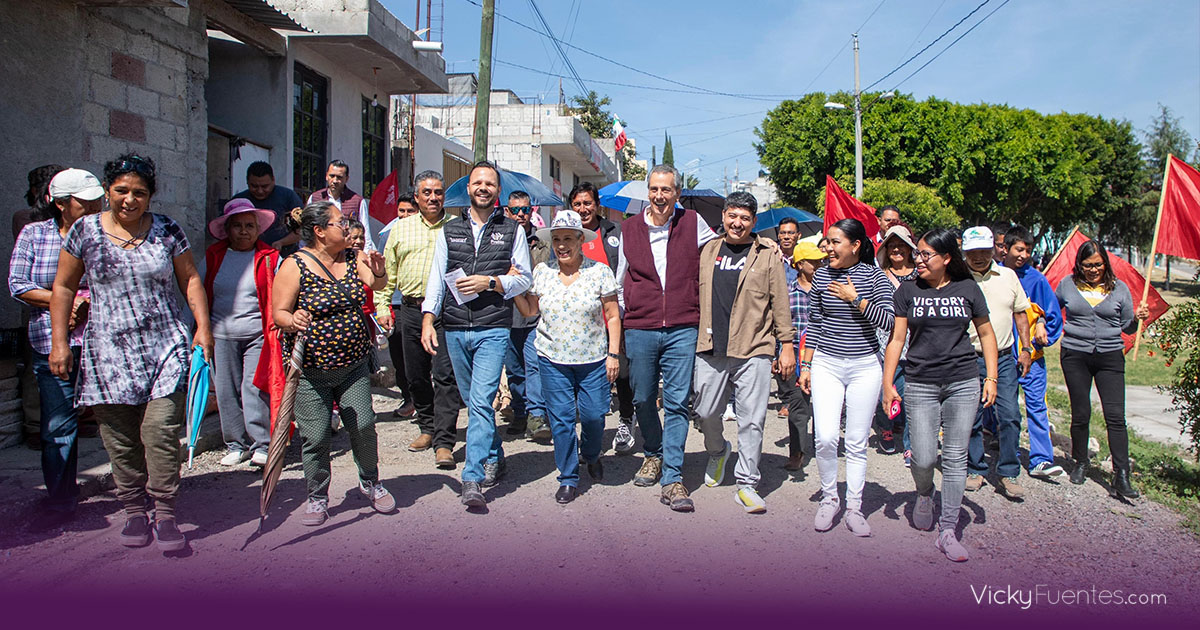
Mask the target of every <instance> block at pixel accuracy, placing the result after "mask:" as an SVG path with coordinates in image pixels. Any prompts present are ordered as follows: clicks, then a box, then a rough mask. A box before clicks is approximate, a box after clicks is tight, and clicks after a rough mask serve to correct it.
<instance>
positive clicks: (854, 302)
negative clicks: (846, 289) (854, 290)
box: [850, 295, 863, 308]
mask: <svg viewBox="0 0 1200 630" xmlns="http://www.w3.org/2000/svg"><path fill="white" fill-rule="evenodd" d="M862 301H863V296H861V295H856V296H854V299H853V300H850V304H852V305H854V308H858V305H859V304H862Z"/></svg>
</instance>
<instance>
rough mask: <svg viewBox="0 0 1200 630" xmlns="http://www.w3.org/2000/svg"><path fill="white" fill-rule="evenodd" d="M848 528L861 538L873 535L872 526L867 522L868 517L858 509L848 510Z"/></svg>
mask: <svg viewBox="0 0 1200 630" xmlns="http://www.w3.org/2000/svg"><path fill="white" fill-rule="evenodd" d="M846 529H848V530H850V533H852V534H854V535H855V536H858V537H859V538H866V537H868V536H870V535H871V526H870V525H868V524H867V517H865V516H863V513H862V512H859V511H858V510H846Z"/></svg>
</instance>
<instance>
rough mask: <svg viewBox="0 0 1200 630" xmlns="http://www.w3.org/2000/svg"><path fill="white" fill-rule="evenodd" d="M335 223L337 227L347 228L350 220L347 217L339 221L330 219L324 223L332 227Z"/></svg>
mask: <svg viewBox="0 0 1200 630" xmlns="http://www.w3.org/2000/svg"><path fill="white" fill-rule="evenodd" d="M335 225H336V226H338V227H340V228H342V229H343V230H345V229H346V228H349V227H350V220H349V219H342V220H341V221H338V222H337V223H334V222H332V221H330V222H329V223H326V224H325V227H333V226H335Z"/></svg>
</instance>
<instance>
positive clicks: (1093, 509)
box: [0, 390, 1200, 625]
mask: <svg viewBox="0 0 1200 630" xmlns="http://www.w3.org/2000/svg"><path fill="white" fill-rule="evenodd" d="M375 401H376V410H377V411H379V418H380V420H381V421H380V423H379V425H378V426H379V436H380V437H379V449H380V454H381V477H382V479H383V481H384V483H385V485H386V486H387V487H388V488H389V490H391V492H392V493H393V494H394V495H395V497H396V501H397V503H398V505H399V510H398V511H397V512H395V513H393V514H390V515H385V514H376V513H374V512H373V511H372V510H371V509H370V507H369V505H368V504H367V502H366V501H365V499H364V498H363V497H362V496H361V495H359V493H358V491H357V487H356V481H355V479H356V474H355V468H354V465H353V461H352V459H351V457H350V454H349V440H348V438H347V436H346V433H345V431H342V432H340V433H339V434H338V435H337V436H336V437H335V439H334V453H335V458H334V465H333V481H332V485H331V494H330V498H331V500H330V515H331V518H330V520H329V521H328V522H327V523H326V524H325V525H323V526H322V527H319V528H307V527H304V526H302V525H300V523H299V515H300V513H301V512H302V511H303V508H304V498H305V497H304V482H303V475H302V472H301V470H300V464H299V445H298V443H299V440H298V439H297V440H296V442H295V443H293V444H292V446H291V448H290V451H289V453H288V465H287V467H286V468H285V471H284V474H283V477H282V481H281V483H280V485H279V489H278V495H277V498H276V501H275V504H274V506H273V507H272V510H271V513H270V518H269V519H268V521H267V525H266V528H265V531H264V532H263V533H262V534H261V535H260V534H257V533H256V530H257V526H258V486H259V483H258V482H259V476H258V475H257V474H256V473H255V472H254V471H253V470H252V469H250V468H248V467H240V468H237V469H234V470H230V469H225V468H222V467H220V466H219V465H218V464H217V462H218V460H219V458H220V455H221V453H219V452H209V453H205V454H203V455H201V456H198V458H197V465H196V467H195V469H194V470H191V471H187V470H185V473H184V482H183V491H182V495H181V498H180V503H179V506H178V513H179V516H180V527H181V529H182V530H183V532H184V533H185V534H187V536H188V538H189V541H190V547H189V549H188V550H187V551H185V552H182V553H178V554H172V555H171V556H170V557H164V555H163V554H162V553H160V552H159V551H157V550H156V549H155V547H154V546H153V545H151V546H150V547H147V548H144V549H132V550H130V549H125V548H123V547H120V546H119V545H118V544H117V534H118V532H119V530H120V527H121V524H122V522H123V519H122V517H121V513H120V510H119V506H118V505H117V503H116V500H115V497H114V496H113V494H112V493H111V492H108V493H104V494H101V495H99V496H96V497H93V498H91V499H89V500H88V501H86V502H85V503H83V504H82V505H81V506H80V512H79V517H78V518H77V519H76V520H75V521H74V522H73V523H71V524H69V525H68V526H67V527H66V528H65V530H59V531H53V532H50V533H46V534H30V533H27V532H25V531H24V529H23V520H24V519H26V518H28V508H27V507H26V508H22V509H15V508H12V507H11V506H12V505H13V503H11V502H10V503H9V505H10V508H9V509H7V510H4V511H3V512H0V532H2V533H0V565H2V566H3V577H0V598H3V599H15V598H20V597H23V594H24V593H44V592H46V589H63V588H67V589H71V590H73V591H76V592H78V593H80V594H81V595H80V596H84V594H86V595H87V596H90V597H94V598H96V601H97V602H98V605H102V604H103V603H104V602H109V603H110V604H111V601H112V600H110V599H106V597H108V594H110V593H118V592H127V591H128V589H130V588H133V589H137V590H138V591H139V592H142V591H147V592H154V593H160V594H161V595H162V599H161V600H160V601H174V598H179V599H183V598H192V597H195V596H197V592H198V590H199V591H201V592H203V591H211V592H213V593H246V592H255V593H259V592H263V590H262V588H261V587H264V586H267V585H277V584H284V585H286V590H287V593H288V594H289V596H291V597H295V596H297V595H301V594H307V593H322V594H346V595H353V594H356V593H358V594H366V593H368V592H371V591H375V590H378V591H383V592H388V593H394V594H396V595H397V596H398V597H401V599H399V600H397V601H396V605H404V603H405V602H409V601H411V600H410V599H409V598H406V597H404V596H414V597H421V598H423V600H424V601H427V602H430V603H432V602H440V601H443V600H445V601H446V602H447V603H453V605H454V606H458V607H459V608H451V610H452V611H454V610H457V611H458V612H466V611H469V610H478V609H482V608H484V607H487V606H490V605H491V604H489V603H488V602H493V601H494V602H506V603H508V604H514V603H520V604H527V603H537V604H539V605H543V604H544V605H545V606H550V607H554V606H563V607H565V608H567V609H572V607H573V606H574V604H573V603H572V602H577V601H580V598H583V597H585V596H586V597H590V598H594V599H597V601H598V602H599V601H603V602H604V603H603V604H602V605H598V606H597V607H596V608H595V610H596V613H597V615H598V616H597V617H594V618H592V617H589V616H584V617H583V618H581V619H579V623H581V624H582V623H584V622H589V621H590V622H595V623H596V624H599V623H600V621H601V619H602V618H604V616H606V615H614V614H619V613H620V612H621V611H624V612H626V613H628V614H633V613H635V612H636V611H647V614H650V613H652V612H653V613H654V614H668V613H669V611H671V610H674V608H673V606H684V607H685V608H684V609H685V610H687V611H689V614H691V615H701V616H702V615H704V614H707V613H706V612H705V611H712V614H714V615H720V614H735V613H736V615H741V614H744V613H761V614H768V613H778V614H783V615H785V616H786V615H789V614H791V613H790V612H788V611H791V610H793V609H794V607H795V606H796V605H797V604H796V602H798V601H803V602H806V603H805V604H803V606H804V607H805V609H806V610H810V611H824V612H825V613H828V614H834V613H836V612H837V611H840V610H843V608H842V607H844V606H851V607H852V610H855V611H858V612H872V613H878V614H882V615H892V614H895V615H900V614H902V613H905V611H907V612H913V611H920V610H929V611H930V612H934V613H936V612H944V611H945V610H952V611H960V612H962V613H963V614H965V615H970V614H971V613H972V612H975V613H978V612H979V608H980V607H981V606H982V607H983V608H984V609H986V610H987V612H988V614H989V615H1000V616H999V617H994V616H989V617H988V618H989V619H1012V620H1020V619H1023V618H1024V619H1028V618H1030V617H1022V615H1028V614H1038V615H1041V616H1042V617H1053V616H1055V615H1062V616H1064V618H1074V617H1075V616H1078V615H1083V616H1085V617H1087V618H1091V619H1095V620H1097V621H1112V620H1114V619H1116V620H1125V619H1128V620H1134V619H1147V618H1161V619H1163V620H1174V621H1178V620H1180V619H1196V620H1200V596H1198V595H1197V593H1200V571H1197V569H1198V568H1200V542H1198V541H1197V540H1196V539H1195V538H1193V537H1192V536H1191V535H1190V534H1189V533H1187V532H1186V531H1185V530H1183V529H1182V528H1181V527H1180V525H1179V519H1178V517H1177V516H1175V515H1174V514H1173V513H1172V512H1170V511H1169V510H1167V509H1166V508H1163V507H1161V506H1159V505H1156V504H1154V503H1151V502H1149V501H1144V500H1139V501H1134V502H1133V503H1125V502H1120V501H1117V500H1115V499H1113V498H1110V497H1109V495H1108V493H1107V492H1106V491H1105V489H1104V488H1102V487H1101V486H1100V485H1099V484H1097V483H1096V482H1094V481H1089V483H1087V484H1086V485H1084V486H1080V487H1076V486H1072V485H1071V484H1070V483H1068V482H1067V481H1066V478H1065V476H1064V477H1061V478H1060V479H1061V480H1062V481H1061V482H1060V483H1046V482H1041V481H1037V480H1033V479H1029V478H1028V477H1024V476H1023V477H1022V480H1021V481H1022V483H1023V485H1024V486H1025V487H1026V489H1027V491H1028V496H1027V498H1026V499H1025V500H1024V501H1023V502H1011V501H1009V500H1007V499H1006V498H1004V497H1003V496H1002V495H1000V494H998V493H997V492H995V486H994V485H992V484H990V483H989V484H988V485H985V486H984V487H983V488H982V489H981V490H980V491H978V492H975V493H968V495H967V497H966V500H965V502H964V514H963V516H962V518H961V520H960V525H959V529H960V531H961V532H962V538H963V543H964V545H965V546H966V547H967V549H968V550H969V551H970V553H971V559H970V561H969V562H966V563H962V564H954V563H951V562H950V561H948V560H946V559H945V558H944V557H943V556H942V555H941V554H940V553H939V552H938V551H937V550H935V549H934V547H933V542H934V537H935V535H934V534H933V533H931V532H922V531H917V530H915V529H913V528H912V526H911V523H910V520H909V519H910V515H911V512H912V502H913V500H914V496H915V493H914V491H913V482H912V478H911V476H910V475H909V472H908V470H907V469H905V468H904V461H903V458H902V457H901V456H900V455H894V456H886V455H882V454H879V453H876V452H875V451H873V450H872V452H871V454H870V458H869V463H868V475H867V486H866V491H865V497H864V505H863V512H864V513H865V514H866V515H867V518H868V521H869V523H870V525H871V527H872V530H873V535H872V536H871V537H870V538H866V539H860V538H856V537H854V536H853V535H851V534H850V532H849V531H848V530H847V529H846V528H845V527H844V524H843V523H842V521H841V518H840V517H839V519H838V522H837V525H836V526H835V528H834V529H833V530H831V531H829V532H826V533H818V532H815V531H814V530H813V528H812V517H813V513H814V512H815V509H816V501H817V500H819V482H818V478H817V470H816V463H815V462H808V463H806V465H805V468H804V470H803V472H801V473H797V474H792V473H788V472H787V471H785V470H784V469H783V464H784V462H785V461H786V455H787V446H786V440H787V427H786V423H785V421H784V420H783V419H781V418H777V417H776V416H775V413H774V412H773V411H772V412H768V425H767V436H766V437H767V439H766V441H765V451H766V452H765V453H764V456H763V460H762V475H763V479H762V483H761V485H760V492H761V493H762V495H763V496H764V499H765V500H766V502H767V506H768V510H767V512H766V513H765V514H762V515H748V514H745V513H744V512H743V511H742V509H741V507H740V506H739V505H737V504H735V502H734V492H735V487H734V486H733V485H732V483H733V474H732V458H731V463H730V464H729V469H728V472H727V475H726V480H725V485H723V486H721V487H718V488H706V487H703V483H702V480H703V471H704V465H705V462H706V456H705V455H704V454H703V452H702V445H701V441H702V440H701V436H700V435H699V433H697V432H696V431H694V430H693V431H691V432H689V436H688V445H687V456H686V460H685V465H684V481H685V484H686V485H687V487H688V488H689V489H690V490H692V493H693V498H694V499H695V501H696V512H695V513H692V514H676V513H673V512H671V511H670V510H668V509H667V508H666V507H665V506H663V505H661V504H660V503H659V500H658V499H659V491H658V488H657V487H654V488H638V487H635V486H634V485H633V484H632V478H633V475H634V473H635V472H636V470H637V468H638V466H639V465H640V462H641V457H640V456H630V457H620V456H616V455H614V454H612V451H611V450H606V451H605V455H604V457H605V479H604V481H603V483H598V484H597V483H591V482H589V481H588V479H587V474H586V472H584V473H583V481H582V482H581V490H582V491H583V494H582V495H581V496H580V497H579V498H578V499H577V500H576V501H575V502H574V503H572V504H570V505H568V506H565V507H564V506H560V505H557V504H556V503H555V502H554V499H553V495H554V492H555V490H556V489H557V487H558V484H557V482H556V480H555V470H554V460H553V456H552V449H551V447H550V446H549V445H548V444H547V445H543V444H535V443H532V442H530V441H527V440H524V439H519V440H506V442H505V450H506V453H507V455H508V461H509V472H508V476H507V478H506V479H505V480H504V481H502V482H501V484H500V485H499V486H497V487H495V488H491V489H489V490H487V491H486V493H485V494H486V496H487V498H488V501H489V503H488V508H487V510H486V511H485V512H484V513H472V512H467V511H466V510H465V509H464V508H463V507H462V506H461V505H460V503H459V500H458V490H459V481H458V474H459V471H454V472H447V471H441V470H438V469H436V468H434V466H433V456H432V453H431V452H424V453H410V452H408V451H407V449H406V448H405V446H406V445H407V444H408V442H409V441H410V440H412V439H413V438H414V437H416V435H417V433H418V431H417V428H416V425H414V424H412V423H411V422H408V421H401V420H392V419H391V413H390V412H391V410H392V409H393V408H394V407H395V406H396V400H395V399H394V398H393V397H392V395H391V394H390V393H389V392H386V390H377V391H376V397H375ZM460 423H461V425H462V426H465V424H466V420H465V412H464V414H463V419H462V420H460ZM615 424H616V417H615V415H614V416H609V420H608V425H609V428H608V430H606V432H605V444H606V447H607V446H610V445H611V442H612V437H613V433H614V430H613V427H614V425H615ZM725 427H726V437H727V438H728V439H730V440H731V441H734V442H736V431H735V430H734V425H733V423H726V425H725ZM501 430H503V428H502V429H501ZM460 439H461V431H460ZM735 448H736V445H735ZM456 455H457V456H458V457H459V459H460V461H461V455H462V445H461V443H460V445H459V449H458V450H457V451H456ZM460 470H461V466H460ZM64 585H65V586H64ZM1038 585H1045V587H1044V588H1043V587H1039V586H1038ZM985 586H988V587H991V588H992V589H993V590H992V591H988V592H989V593H993V594H994V593H995V590H994V589H1026V590H1030V589H1035V588H1038V589H1043V590H1048V591H1050V592H1051V593H1054V592H1057V591H1058V590H1059V589H1072V590H1074V589H1083V590H1089V591H1090V589H1092V588H1093V587H1094V588H1096V589H1109V590H1121V591H1123V592H1124V593H1126V594H1128V593H1139V594H1140V593H1163V594H1165V595H1166V599H1167V602H1166V604H1156V605H1146V606H1124V607H1116V606H1104V605H1099V604H1092V605H1087V606H1081V605H1076V606H1065V605H1061V604H1060V605H1051V604H1049V603H1041V604H1040V605H1038V604H1035V605H1034V606H1032V612H1029V611H1021V610H1020V605H1019V604H1003V605H1002V604H992V605H988V604H982V605H980V604H976V597H977V596H978V595H979V593H980V592H981V590H982V589H983V588H984V587H985ZM255 589H258V590H255ZM464 593H471V594H472V598H471V599H468V600H461V599H459V598H458V597H459V596H460V595H462V594H464ZM264 596H265V595H264ZM505 610H506V611H508V612H507V613H506V614H509V615H513V618H514V619H520V618H521V617H520V615H523V614H525V613H523V612H521V611H523V610H525V609H524V608H523V607H522V606H509V607H506V608H505ZM655 611H657V612H655ZM731 611H733V612H731ZM426 612H429V610H426ZM414 614H415V613H414ZM431 614H432V613H431ZM1006 615H1007V616H1009V617H1006ZM419 616H420V615H418V617H419ZM416 618H417V617H413V619H416ZM716 618H717V617H713V619H716ZM588 625H590V624H588Z"/></svg>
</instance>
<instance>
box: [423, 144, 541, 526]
mask: <svg viewBox="0 0 1200 630" xmlns="http://www.w3.org/2000/svg"><path fill="white" fill-rule="evenodd" d="M467 181H468V183H467V194H468V196H469V197H470V199H471V209H470V211H468V212H464V213H463V215H462V218H461V219H456V220H451V221H449V222H447V223H446V225H445V227H443V228H442V235H441V238H439V239H438V240H437V241H436V243H435V245H434V250H433V264H432V265H431V266H430V269H429V281H428V282H427V283H426V286H425V303H424V304H422V305H421V310H422V311H423V312H424V321H423V325H422V330H421V344H422V345H423V346H424V347H425V351H426V352H428V353H430V354H437V352H438V351H439V350H442V351H445V352H447V353H448V354H449V355H450V362H451V363H453V364H454V377H455V380H456V381H458V391H459V393H460V394H461V395H462V399H463V401H465V402H466V403H467V418H468V424H467V454H466V461H465V462H464V465H463V473H462V481H463V483H462V502H463V505H466V506H467V507H483V506H484V505H485V504H486V503H487V501H486V500H485V499H484V497H483V491H482V489H481V486H482V487H490V486H494V485H496V484H497V483H498V482H499V480H500V478H501V477H502V476H504V472H505V463H504V450H503V448H501V439H500V434H499V433H497V432H496V412H495V410H493V409H492V401H494V400H495V398H496V391H497V389H499V387H500V372H501V370H503V368H504V356H505V355H506V354H507V353H508V338H509V329H510V328H512V320H513V306H512V298H513V297H514V296H517V295H520V294H521V293H524V292H525V291H526V290H527V289H529V285H530V284H531V283H532V282H533V276H532V274H531V272H530V268H529V244H528V243H527V242H526V240H525V238H524V234H523V233H521V231H520V227H519V226H518V225H517V222H516V221H513V220H512V219H509V218H507V217H505V216H504V212H503V211H502V210H501V209H500V208H498V207H497V206H496V198H497V196H498V195H499V194H500V171H499V170H497V168H496V166H495V165H494V164H492V163H491V162H479V163H478V164H476V165H475V166H474V167H473V168H472V169H471V174H470V177H469V179H468V180H467ZM513 267H515V268H516V269H517V271H518V273H516V274H512V275H510V274H509V273H508V272H509V270H510V269H512V268H513ZM447 289H449V290H450V295H447V294H446V293H447ZM439 314H440V315H441V317H442V325H443V326H444V327H445V329H446V344H445V346H446V347H445V348H439V347H438V340H437V333H436V331H435V329H434V326H433V321H434V318H435V317H437V316H438V315H439Z"/></svg>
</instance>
